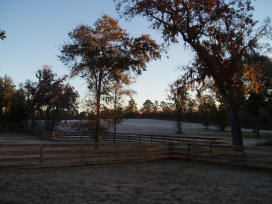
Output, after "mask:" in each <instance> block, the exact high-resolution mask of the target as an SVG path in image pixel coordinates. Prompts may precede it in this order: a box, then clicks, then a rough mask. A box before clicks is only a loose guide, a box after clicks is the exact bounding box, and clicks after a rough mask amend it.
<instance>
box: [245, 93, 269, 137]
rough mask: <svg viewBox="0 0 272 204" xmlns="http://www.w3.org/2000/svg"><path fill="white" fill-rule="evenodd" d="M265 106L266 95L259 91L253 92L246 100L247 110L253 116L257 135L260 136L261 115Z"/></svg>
mask: <svg viewBox="0 0 272 204" xmlns="http://www.w3.org/2000/svg"><path fill="white" fill-rule="evenodd" d="M264 107H265V97H264V95H262V94H259V93H251V94H250V95H249V97H248V98H247V100H246V101H245V111H246V112H247V113H249V114H250V115H251V116H252V118H253V121H254V122H253V127H254V128H253V129H254V132H256V134H257V137H260V128H259V116H260V111H261V108H264Z"/></svg>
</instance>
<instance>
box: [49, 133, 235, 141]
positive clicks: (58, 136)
mask: <svg viewBox="0 0 272 204" xmlns="http://www.w3.org/2000/svg"><path fill="white" fill-rule="evenodd" d="M51 139H52V140H53V141H55V142H86V141H93V140H94V139H93V137H92V136H86V135H76V134H75V133H70V132H53V133H52V138H51ZM192 140H193V141H207V140H209V141H214V142H218V141H220V142H228V143H230V142H231V140H229V141H224V140H225V139H224V138H219V137H210V136H194V135H190V136H185V135H179V134H173V135H171V134H158V133H148V134H147V133H117V134H116V135H114V134H109V135H107V136H100V141H102V142H104V143H107V142H116V143H124V142H125V143H134V142H150V143H153V142H181V141H192Z"/></svg>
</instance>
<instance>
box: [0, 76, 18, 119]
mask: <svg viewBox="0 0 272 204" xmlns="http://www.w3.org/2000/svg"><path fill="white" fill-rule="evenodd" d="M14 93H15V85H14V82H13V80H12V78H11V77H9V76H7V75H5V76H4V77H0V121H3V120H5V119H4V117H5V115H6V114H7V113H8V112H9V110H10V105H11V100H12V97H13V94H14Z"/></svg>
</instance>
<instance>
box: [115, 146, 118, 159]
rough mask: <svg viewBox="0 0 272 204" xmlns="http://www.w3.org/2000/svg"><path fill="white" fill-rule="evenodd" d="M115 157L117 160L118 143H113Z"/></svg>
mask: <svg viewBox="0 0 272 204" xmlns="http://www.w3.org/2000/svg"><path fill="white" fill-rule="evenodd" d="M115 159H116V160H118V145H115Z"/></svg>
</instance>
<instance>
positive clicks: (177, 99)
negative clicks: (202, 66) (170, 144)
mask: <svg viewBox="0 0 272 204" xmlns="http://www.w3.org/2000/svg"><path fill="white" fill-rule="evenodd" d="M187 96H188V86H187V84H186V80H184V79H178V80H176V81H174V82H173V83H172V84H170V85H169V95H168V99H169V100H170V101H172V102H173V104H174V106H175V111H176V114H177V129H178V131H177V132H178V133H179V134H180V133H183V132H182V128H181V122H182V115H183V113H184V109H185V106H186V101H187Z"/></svg>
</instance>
